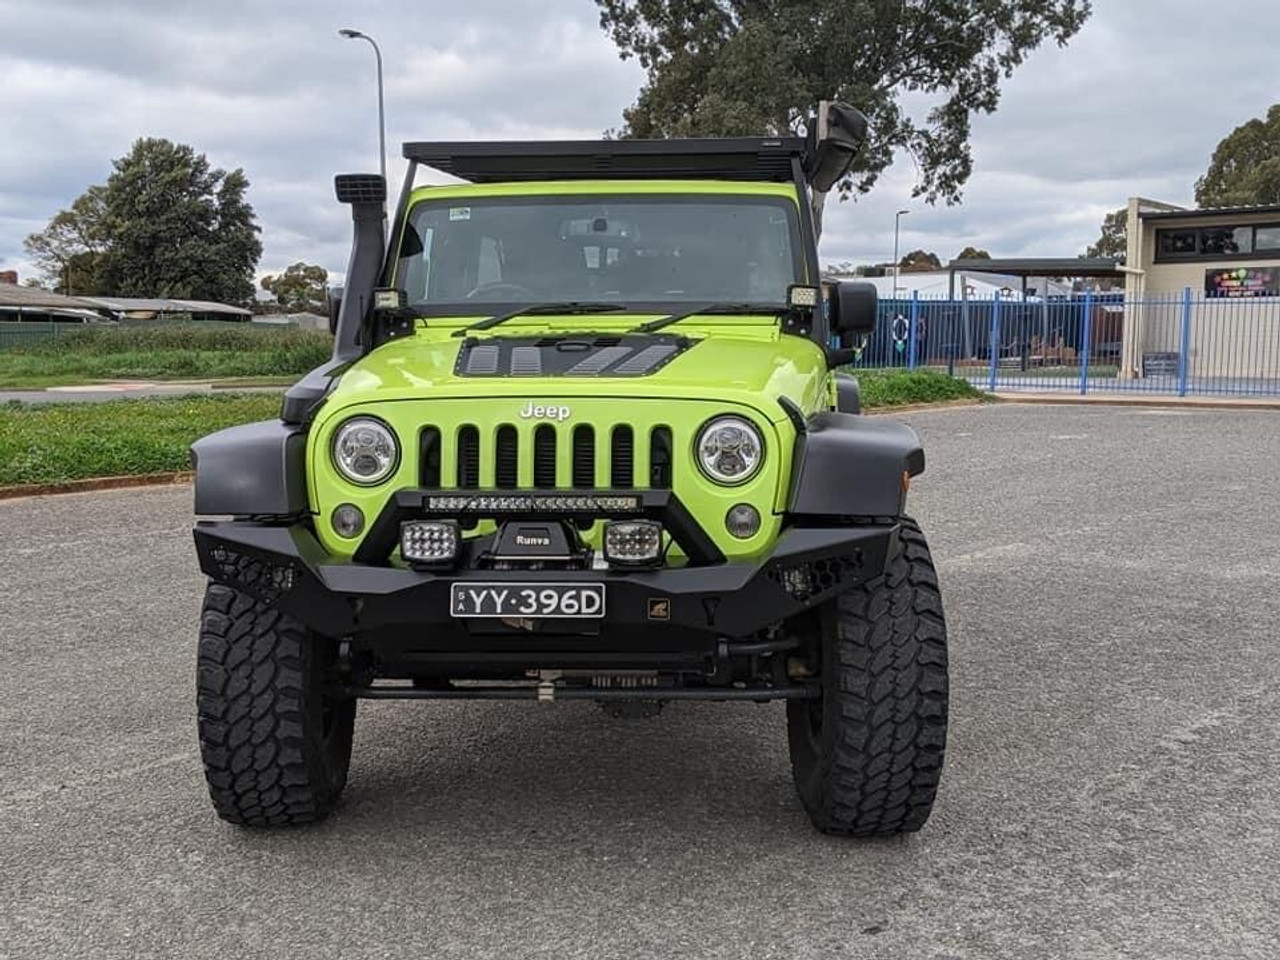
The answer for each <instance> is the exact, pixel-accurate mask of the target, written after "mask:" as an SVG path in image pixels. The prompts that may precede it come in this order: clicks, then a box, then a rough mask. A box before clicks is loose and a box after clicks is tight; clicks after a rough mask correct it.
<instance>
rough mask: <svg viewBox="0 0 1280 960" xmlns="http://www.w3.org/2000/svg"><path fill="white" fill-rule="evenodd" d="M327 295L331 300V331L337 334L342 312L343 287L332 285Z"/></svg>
mask: <svg viewBox="0 0 1280 960" xmlns="http://www.w3.org/2000/svg"><path fill="white" fill-rule="evenodd" d="M325 297H326V299H328V301H329V332H330V333H332V334H335V335H336V334H337V332H338V315H339V314H340V313H341V312H342V287H330V288H329V289H328V291H326V293H325Z"/></svg>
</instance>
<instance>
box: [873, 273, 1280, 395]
mask: <svg viewBox="0 0 1280 960" xmlns="http://www.w3.org/2000/svg"><path fill="white" fill-rule="evenodd" d="M854 365H855V366H859V367H908V368H915V367H931V368H935V369H942V370H946V371H947V372H949V373H951V374H953V375H955V376H958V377H964V378H966V379H968V380H969V381H970V382H972V383H973V384H974V385H975V386H978V387H980V388H982V389H984V390H992V391H995V390H1023V391H1072V392H1077V393H1081V394H1085V393H1109V392H1114V393H1130V392H1142V393H1165V394H1176V395H1179V396H1187V395H1189V394H1212V395H1234V396H1280V298H1273V297H1265V298H1253V299H1213V298H1205V297H1203V296H1197V295H1196V294H1195V292H1194V291H1192V290H1191V289H1190V288H1188V289H1186V290H1184V291H1183V292H1182V293H1181V294H1176V295H1171V296H1160V297H1148V298H1145V299H1142V300H1126V299H1125V297H1124V295H1123V294H1122V293H1109V292H1100V293H1094V292H1086V293H1081V294H1078V295H1075V296H1072V297H1062V298H1048V299H1044V300H1035V301H1025V302H1024V301H1022V300H1021V299H1007V298H1006V299H992V300H948V299H937V298H927V297H922V296H920V295H918V294H915V293H913V294H911V295H910V296H908V297H900V298H897V299H882V300H881V301H880V306H879V321H878V323H877V325H876V330H875V332H874V333H872V334H871V335H870V336H869V337H868V338H867V341H866V343H865V345H864V346H863V349H862V350H861V352H860V354H859V356H858V359H857V360H856V361H855V364H854Z"/></svg>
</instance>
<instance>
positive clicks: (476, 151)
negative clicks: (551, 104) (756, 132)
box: [404, 137, 805, 183]
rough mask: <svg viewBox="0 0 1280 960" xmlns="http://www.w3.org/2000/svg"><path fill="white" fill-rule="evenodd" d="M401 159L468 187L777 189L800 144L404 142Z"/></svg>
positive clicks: (784, 140) (750, 140) (773, 140)
mask: <svg viewBox="0 0 1280 960" xmlns="http://www.w3.org/2000/svg"><path fill="white" fill-rule="evenodd" d="M404 155H405V158H406V159H408V160H412V161H415V162H416V163H420V164H423V165H424V166H428V167H432V168H434V169H436V170H439V171H441V172H442V173H449V174H452V175H453V176H455V177H461V178H462V179H463V180H469V181H471V182H472V183H496V182H505V181H512V180H519V181H530V180H634V179H643V180H658V179H670V180H684V179H689V180H755V181H774V182H784V181H788V180H791V179H792V178H793V177H794V176H795V173H794V167H793V164H792V161H793V160H803V159H804V155H805V140H804V139H802V138H800V137H726V138H708V139H689V140H526V141H505V142H489V143H483V142H482V143H476V142H470V143H467V142H452V143H406V144H405V145H404Z"/></svg>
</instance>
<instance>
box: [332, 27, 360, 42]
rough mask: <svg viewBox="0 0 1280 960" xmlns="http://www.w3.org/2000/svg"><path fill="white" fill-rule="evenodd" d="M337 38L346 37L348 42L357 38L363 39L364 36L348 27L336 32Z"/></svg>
mask: <svg viewBox="0 0 1280 960" xmlns="http://www.w3.org/2000/svg"><path fill="white" fill-rule="evenodd" d="M338 36H340V37H346V38H347V39H348V40H355V39H357V38H359V37H363V36H364V34H363V33H361V32H360V31H359V30H352V29H351V28H349V27H343V28H342V29H341V30H339V31H338Z"/></svg>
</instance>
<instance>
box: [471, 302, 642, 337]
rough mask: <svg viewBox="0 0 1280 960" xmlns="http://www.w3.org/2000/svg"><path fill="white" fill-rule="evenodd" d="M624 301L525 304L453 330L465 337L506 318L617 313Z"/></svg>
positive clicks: (624, 305) (506, 319) (503, 321)
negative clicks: (473, 331)
mask: <svg viewBox="0 0 1280 960" xmlns="http://www.w3.org/2000/svg"><path fill="white" fill-rule="evenodd" d="M630 309H631V307H628V306H627V305H626V304H624V303H586V302H583V301H580V300H566V301H564V302H563V303H554V302H553V303H531V304H529V305H527V306H523V307H520V308H518V309H516V310H511V311H508V312H507V313H499V314H498V315H496V316H493V317H489V318H488V319H487V320H481V321H480V322H479V323H473V324H472V325H471V326H469V327H463V328H462V329H461V330H455V331H453V335H454V336H455V337H465V336H466V335H467V334H468V333H470V332H471V331H472V330H488V329H490V328H491V327H496V326H498V325H499V324H502V323H506V322H507V321H508V320H514V319H515V318H516V317H537V316H546V315H548V314H554V315H568V314H582V313H617V312H618V311H619V310H630Z"/></svg>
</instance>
